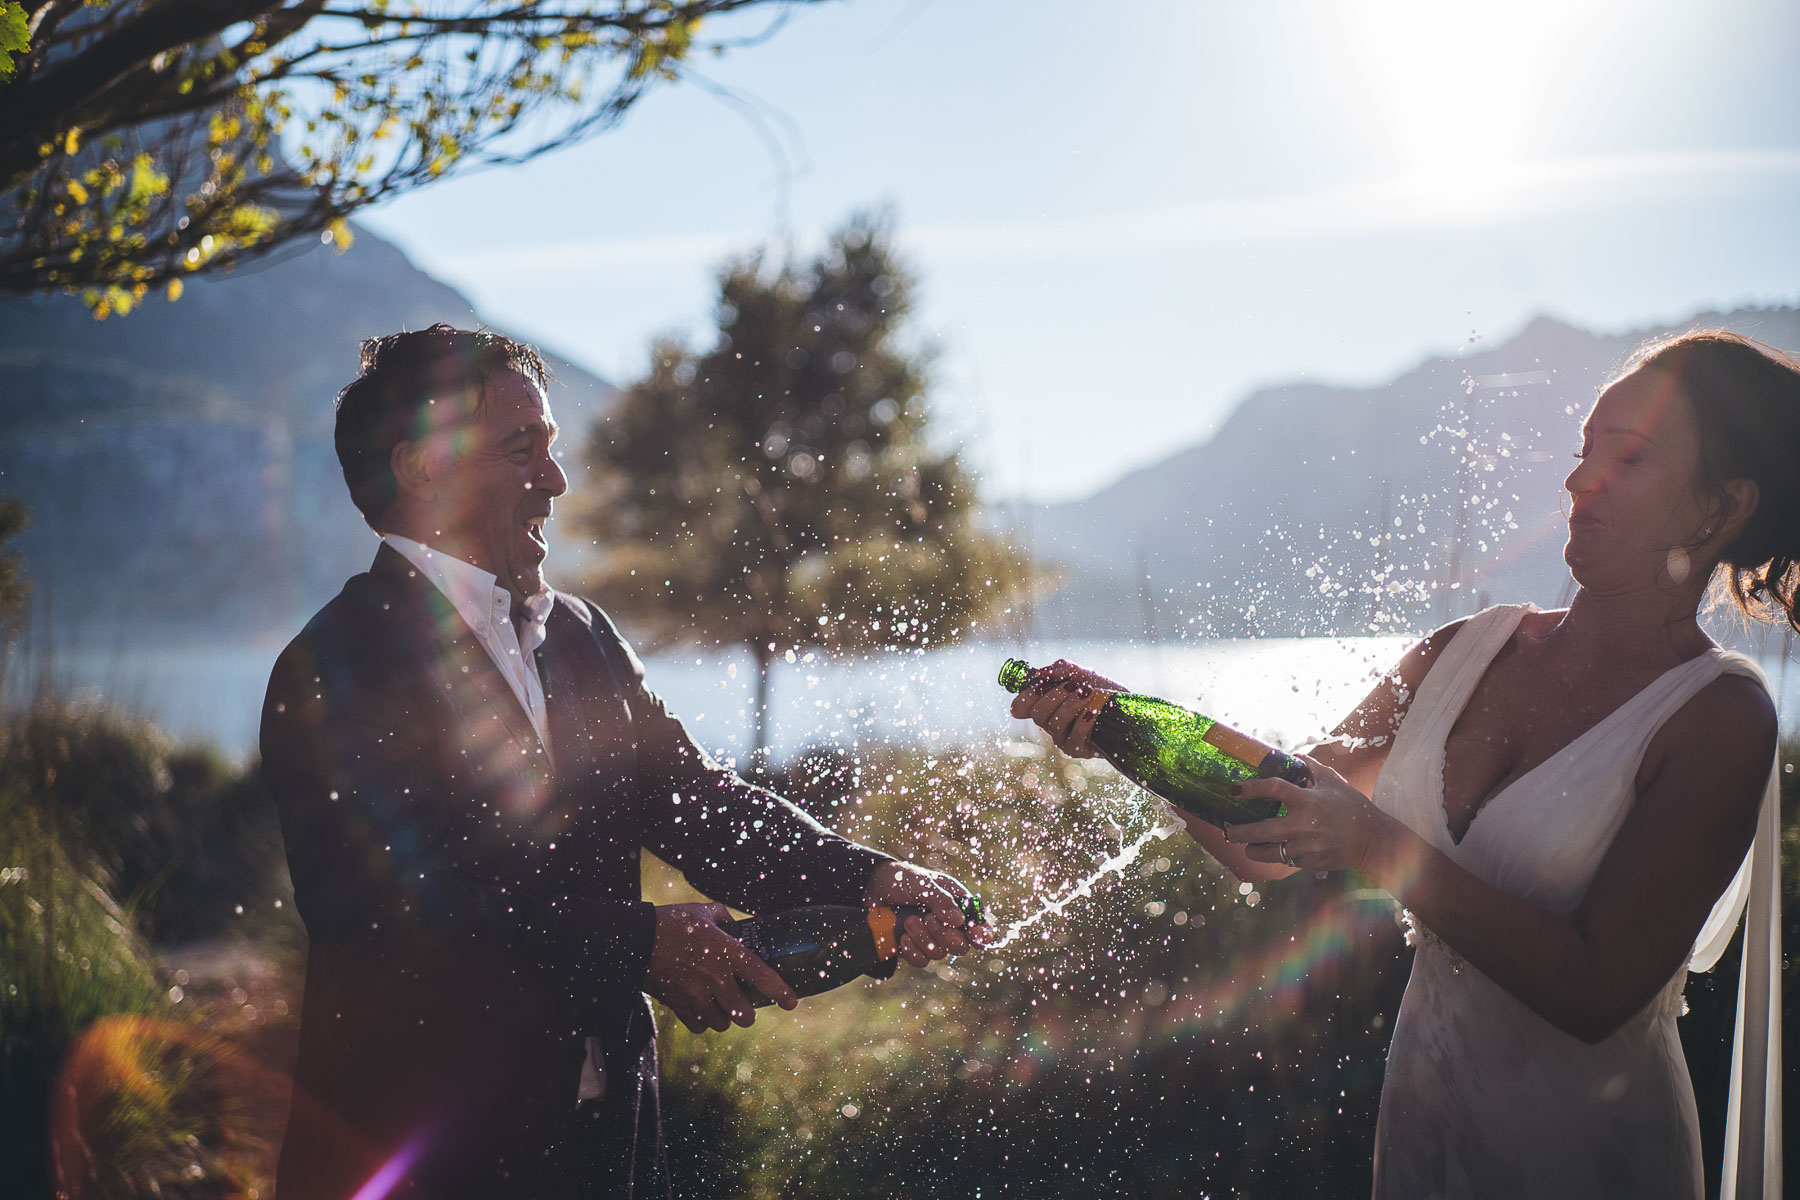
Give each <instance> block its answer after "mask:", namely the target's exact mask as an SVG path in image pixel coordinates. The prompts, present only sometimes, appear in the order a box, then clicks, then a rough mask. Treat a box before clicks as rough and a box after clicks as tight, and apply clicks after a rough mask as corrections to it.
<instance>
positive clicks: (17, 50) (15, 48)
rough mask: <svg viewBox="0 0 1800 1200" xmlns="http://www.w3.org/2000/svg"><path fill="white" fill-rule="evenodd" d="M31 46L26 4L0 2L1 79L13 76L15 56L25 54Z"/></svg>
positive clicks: (11, 0)
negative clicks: (26, 18) (26, 19)
mask: <svg viewBox="0 0 1800 1200" xmlns="http://www.w3.org/2000/svg"><path fill="white" fill-rule="evenodd" d="M30 48H31V36H30V33H29V26H28V25H27V24H26V21H25V6H24V5H23V4H19V3H16V2H15V0H6V2H5V3H0V79H10V78H11V77H12V73H13V56H14V55H16V54H23V53H24V52H25V51H27V50H29V49H30Z"/></svg>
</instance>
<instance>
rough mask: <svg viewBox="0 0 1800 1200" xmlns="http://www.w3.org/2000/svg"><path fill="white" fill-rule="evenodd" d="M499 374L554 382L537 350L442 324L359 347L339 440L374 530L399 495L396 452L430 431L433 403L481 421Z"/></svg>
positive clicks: (342, 395) (341, 399) (357, 498)
mask: <svg viewBox="0 0 1800 1200" xmlns="http://www.w3.org/2000/svg"><path fill="white" fill-rule="evenodd" d="M495 371H517V372H518V373H519V374H521V375H523V376H524V377H525V378H526V379H529V380H530V381H531V382H532V383H535V384H536V385H537V386H538V387H540V388H543V387H547V386H548V383H549V376H550V373H549V371H548V369H547V368H546V367H545V366H544V360H543V358H542V357H540V356H539V354H538V352H537V351H536V350H534V349H532V348H531V347H530V346H527V345H526V344H524V343H523V342H515V341H513V340H512V339H511V338H509V337H507V336H505V335H504V334H499V333H493V332H490V331H489V330H485V329H473V330H471V329H455V328H452V327H451V326H449V325H443V324H438V325H433V326H432V327H431V328H429V329H421V330H418V331H416V332H410V333H390V334H388V335H387V336H386V337H378V338H370V339H368V340H367V341H365V342H364V343H363V344H362V374H361V375H359V376H357V377H356V379H354V380H352V381H351V382H350V383H349V384H348V385H347V386H346V387H345V388H344V390H343V391H341V392H339V393H338V397H337V433H336V437H335V441H336V443H337V456H338V464H339V465H340V466H342V467H343V469H344V482H345V483H346V484H348V485H349V486H350V499H351V500H353V501H354V502H355V503H356V507H357V508H358V509H360V510H361V512H362V515H363V520H365V521H367V522H368V523H369V528H371V529H373V530H375V531H376V532H377V533H380V532H381V522H382V520H383V518H385V517H386V516H387V511H388V508H389V507H390V506H391V505H392V504H393V503H394V499H395V497H396V496H397V495H398V494H399V490H400V484H399V481H398V480H396V479H395V478H394V469H393V464H392V459H393V453H394V447H395V446H397V445H399V444H400V443H401V442H407V441H412V440H414V439H415V438H417V437H419V436H421V435H422V434H423V433H425V432H426V431H427V429H428V422H427V416H426V413H427V409H428V406H429V405H430V403H431V402H432V401H433V400H439V401H443V400H454V401H455V402H456V403H458V404H459V405H460V406H461V407H462V413H461V415H462V416H464V417H473V416H479V415H480V414H481V412H482V409H483V406H484V405H485V404H486V399H485V397H486V394H487V393H486V388H487V381H488V377H489V376H491V375H492V374H493V373H494V372H495Z"/></svg>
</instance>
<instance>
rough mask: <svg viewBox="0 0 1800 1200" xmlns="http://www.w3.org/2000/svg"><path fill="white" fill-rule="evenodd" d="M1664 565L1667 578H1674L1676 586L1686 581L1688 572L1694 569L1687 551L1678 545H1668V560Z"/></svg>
mask: <svg viewBox="0 0 1800 1200" xmlns="http://www.w3.org/2000/svg"><path fill="white" fill-rule="evenodd" d="M1665 566H1666V568H1667V570H1668V572H1669V578H1670V579H1672V580H1674V581H1675V583H1676V585H1677V586H1679V585H1681V584H1683V583H1686V582H1687V577H1688V573H1689V572H1691V571H1692V570H1693V569H1694V563H1693V560H1692V559H1690V558H1689V557H1688V552H1687V551H1686V550H1683V549H1682V548H1681V547H1680V546H1670V547H1669V560H1668V562H1667V563H1666V564H1665Z"/></svg>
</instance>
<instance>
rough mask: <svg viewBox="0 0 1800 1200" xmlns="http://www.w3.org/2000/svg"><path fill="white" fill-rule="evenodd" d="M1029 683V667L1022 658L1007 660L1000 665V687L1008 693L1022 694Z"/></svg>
mask: <svg viewBox="0 0 1800 1200" xmlns="http://www.w3.org/2000/svg"><path fill="white" fill-rule="evenodd" d="M1030 682H1031V666H1030V664H1028V663H1027V662H1026V661H1025V660H1024V659H1022V658H1009V659H1007V660H1006V661H1005V662H1004V663H1002V664H1000V686H1001V687H1003V688H1005V689H1006V690H1007V691H1009V692H1015V693H1016V692H1022V691H1024V690H1025V685H1026V684H1028V683H1030Z"/></svg>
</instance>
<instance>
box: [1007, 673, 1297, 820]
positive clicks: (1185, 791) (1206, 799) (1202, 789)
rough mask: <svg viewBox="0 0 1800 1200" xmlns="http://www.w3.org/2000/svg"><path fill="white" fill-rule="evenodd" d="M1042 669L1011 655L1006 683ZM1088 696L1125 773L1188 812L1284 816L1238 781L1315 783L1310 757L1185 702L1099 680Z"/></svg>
mask: <svg viewBox="0 0 1800 1200" xmlns="http://www.w3.org/2000/svg"><path fill="white" fill-rule="evenodd" d="M1036 674H1037V673H1036V672H1035V671H1033V670H1032V669H1031V667H1029V666H1027V665H1026V664H1025V663H1024V662H1023V661H1021V660H1019V659H1016V658H1009V659H1007V660H1006V664H1005V665H1004V666H1002V667H1001V668H1000V686H1001V687H1003V688H1005V689H1006V690H1007V691H1009V692H1020V691H1023V690H1024V689H1025V688H1027V687H1029V686H1030V685H1031V683H1032V682H1033V681H1034V678H1035V676H1036ZM1088 704H1089V706H1090V711H1097V712H1098V713H1099V715H1098V716H1097V717H1096V718H1095V720H1094V730H1093V733H1092V734H1091V735H1090V737H1089V740H1091V741H1092V742H1093V743H1094V748H1095V749H1096V750H1098V751H1100V753H1102V754H1104V755H1105V756H1106V759H1107V761H1108V762H1110V763H1112V765H1113V766H1115V767H1117V768H1118V769H1119V773H1120V774H1122V775H1124V776H1125V777H1126V778H1128V779H1130V780H1131V781H1132V782H1133V783H1136V784H1138V785H1139V786H1140V787H1143V788H1144V789H1145V790H1146V791H1150V792H1154V793H1155V794H1156V795H1158V796H1161V797H1162V798H1163V799H1164V800H1167V801H1168V802H1169V803H1170V804H1173V805H1174V806H1175V807H1177V808H1179V809H1181V810H1182V811H1184V812H1190V813H1192V814H1194V815H1195V816H1196V817H1199V818H1200V819H1201V820H1202V821H1208V822H1211V823H1212V824H1214V825H1226V824H1231V825H1241V824H1243V823H1245V822H1247V821H1263V820H1267V819H1268V818H1270V817H1279V816H1284V815H1285V814H1286V813H1287V805H1285V804H1283V803H1281V802H1280V801H1279V800H1270V799H1267V798H1264V797H1246V798H1243V799H1238V798H1236V797H1234V796H1232V794H1231V792H1230V788H1231V785H1232V784H1234V783H1238V782H1241V781H1242V780H1245V779H1258V778H1260V779H1285V780H1287V781H1288V782H1289V783H1295V784H1299V785H1300V786H1301V787H1307V786H1310V785H1311V783H1312V772H1311V770H1309V769H1308V768H1307V765H1306V764H1305V763H1303V762H1301V761H1300V760H1299V759H1297V758H1295V757H1294V756H1293V755H1291V754H1289V753H1287V752H1286V751H1284V750H1277V749H1276V748H1275V747H1273V746H1270V745H1268V744H1267V743H1266V742H1260V741H1258V740H1257V739H1255V738H1253V737H1249V736H1248V735H1246V734H1242V733H1239V732H1238V731H1237V730H1235V729H1233V728H1232V727H1231V726H1229V725H1222V724H1220V723H1219V722H1217V721H1215V720H1213V719H1212V718H1211V717H1206V716H1202V715H1201V714H1199V713H1197V712H1190V711H1189V710H1188V709H1185V708H1182V707H1181V706H1180V705H1179V704H1170V703H1169V702H1168V701H1167V700H1158V699H1157V698H1156V697H1154V696H1139V695H1137V694H1135V693H1132V692H1109V691H1106V690H1105V689H1103V688H1096V689H1095V690H1094V693H1093V695H1092V696H1091V697H1089V700H1088Z"/></svg>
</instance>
